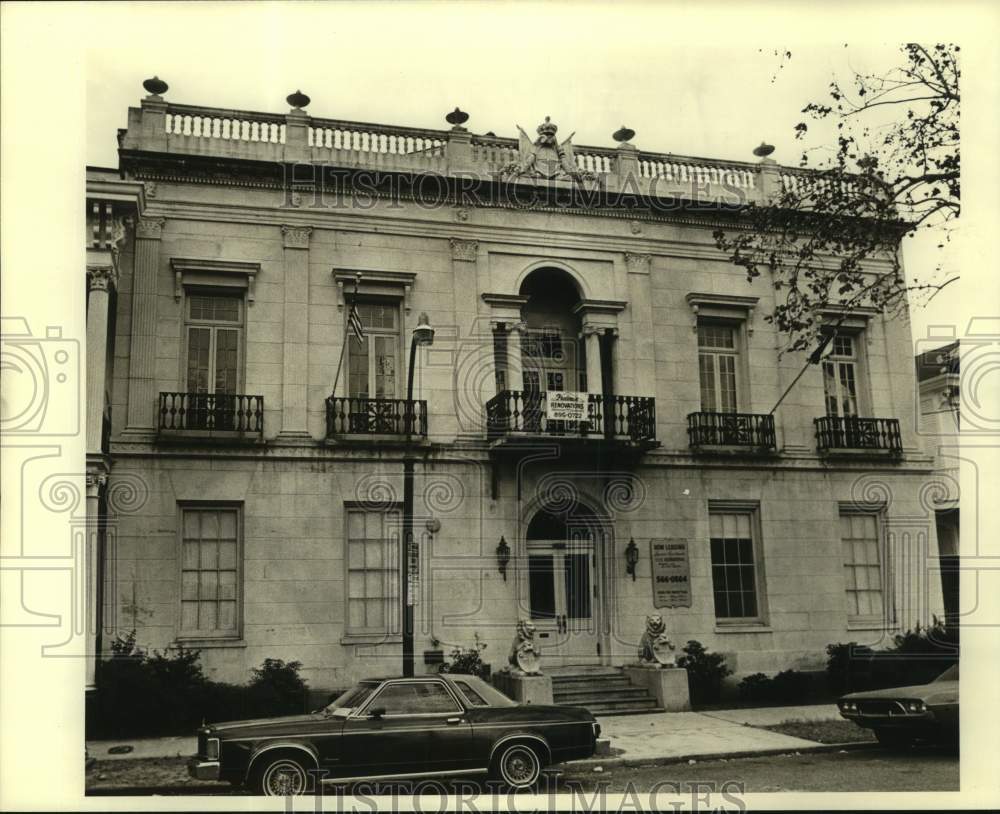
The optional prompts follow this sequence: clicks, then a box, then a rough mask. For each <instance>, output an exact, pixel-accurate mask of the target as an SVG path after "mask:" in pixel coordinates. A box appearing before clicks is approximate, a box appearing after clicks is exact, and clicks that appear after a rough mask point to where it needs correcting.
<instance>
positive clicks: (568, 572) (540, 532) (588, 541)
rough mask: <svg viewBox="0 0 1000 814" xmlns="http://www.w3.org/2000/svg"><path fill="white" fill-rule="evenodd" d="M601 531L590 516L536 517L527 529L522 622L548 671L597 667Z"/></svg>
mask: <svg viewBox="0 0 1000 814" xmlns="http://www.w3.org/2000/svg"><path fill="white" fill-rule="evenodd" d="M603 538H604V530H603V529H601V528H600V526H599V525H598V524H597V523H595V522H594V518H593V515H591V514H589V513H588V512H579V513H576V514H572V515H570V516H568V517H559V516H557V515H554V514H550V513H548V512H544V511H542V512H539V513H538V514H536V515H535V517H534V518H533V519H532V521H531V523H530V524H529V526H528V533H527V538H526V540H525V547H526V563H525V564H526V568H525V569H524V570H525V571H526V573H527V579H526V583H527V584H526V585H525V588H526V591H525V593H524V594H522V597H523V600H522V614H521V615H522V616H523V617H528V618H530V619H531V621H532V622H533V623H534V625H535V630H536V633H535V641H536V644H537V646H538V648H539V650H540V652H541V655H542V659H543V660H544V664H545V665H547V666H551V667H559V666H569V665H576V664H599V663H600V662H601V648H600V642H601V630H602V624H601V622H602V618H603V617H602V603H601V599H602V590H601V582H602V581H601V554H602V550H603Z"/></svg>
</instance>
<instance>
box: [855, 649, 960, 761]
mask: <svg viewBox="0 0 1000 814" xmlns="http://www.w3.org/2000/svg"><path fill="white" fill-rule="evenodd" d="M837 706H839V707H840V714H841V716H843V717H844V718H847V720H849V721H854V722H855V723H856V724H858V725H859V726H863V727H866V728H868V729H871V730H872V731H873V732H874V733H875V737H876V738H878V741H879V743H881V744H883V745H885V746H890V747H897V748H899V747H905V746H909V745H911V744H912V743H913V742H914V741H916V740H933V741H938V742H940V741H949V742H954V741H957V740H958V664H955V665H953V666H951V667H949V668H948V669H947V670H945V671H944V672H943V673H941V675H939V676H938V677H937V678H935V679H934V680H933V681H932V682H930V683H929V684H918V685H916V686H913V687H893V688H891V689H886V690H869V691H867V692H854V693H851V694H850V695H845V696H844V697H843V698H841V699H840V700H839V701H838V702H837Z"/></svg>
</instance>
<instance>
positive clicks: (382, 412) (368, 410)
mask: <svg viewBox="0 0 1000 814" xmlns="http://www.w3.org/2000/svg"><path fill="white" fill-rule="evenodd" d="M326 434H327V437H332V436H337V435H400V436H405V435H408V434H410V435H417V436H421V437H424V436H426V435H427V402H426V401H421V400H417V399H414V400H413V401H407V400H406V399H381V398H374V399H370V398H351V397H342V396H330V397H329V398H327V400H326Z"/></svg>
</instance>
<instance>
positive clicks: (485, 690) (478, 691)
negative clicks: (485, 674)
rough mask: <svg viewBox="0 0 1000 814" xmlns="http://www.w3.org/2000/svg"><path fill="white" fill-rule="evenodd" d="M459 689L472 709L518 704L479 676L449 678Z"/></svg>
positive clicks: (453, 676) (454, 675)
mask: <svg viewBox="0 0 1000 814" xmlns="http://www.w3.org/2000/svg"><path fill="white" fill-rule="evenodd" d="M448 677H449V678H450V679H451V680H452V681H453V682H454V684H455V686H456V687H458V690H459V692H461V693H462V696H463V697H464V698H465V701H466V703H467V704H468V705H469V706H471V707H516V706H517V702H516V701H511V700H510V699H509V698H508V697H507V696H506V695H504V694H503V693H502V692H500V690H498V689H496V688H495V687H492V686H490V685H489V684H487V683H486V682H485V681H483V680H482V679H481V678H479V677H478V676H472V675H460V674H459V675H456V674H454V673H453V674H451V675H449V676H448Z"/></svg>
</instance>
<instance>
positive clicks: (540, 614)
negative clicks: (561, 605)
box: [528, 554, 556, 619]
mask: <svg viewBox="0 0 1000 814" xmlns="http://www.w3.org/2000/svg"><path fill="white" fill-rule="evenodd" d="M528 586H529V597H530V598H529V601H530V603H531V618H532V619H551V618H553V617H554V616H555V613H556V597H555V583H554V573H553V566H552V556H551V555H549V554H545V555H529V557H528Z"/></svg>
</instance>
